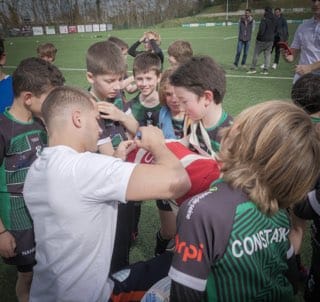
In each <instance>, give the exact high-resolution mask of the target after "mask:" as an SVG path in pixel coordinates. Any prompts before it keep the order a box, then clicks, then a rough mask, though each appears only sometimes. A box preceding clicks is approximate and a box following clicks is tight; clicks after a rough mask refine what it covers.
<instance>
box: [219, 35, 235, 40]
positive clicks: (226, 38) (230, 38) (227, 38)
mask: <svg viewBox="0 0 320 302" xmlns="http://www.w3.org/2000/svg"><path fill="white" fill-rule="evenodd" d="M235 38H238V36H232V37H225V38H223V40H232V39H235Z"/></svg>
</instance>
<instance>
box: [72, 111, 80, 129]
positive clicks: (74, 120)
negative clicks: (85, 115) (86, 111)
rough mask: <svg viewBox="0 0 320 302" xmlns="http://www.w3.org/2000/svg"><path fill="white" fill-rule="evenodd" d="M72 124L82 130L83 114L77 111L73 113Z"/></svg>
mask: <svg viewBox="0 0 320 302" xmlns="http://www.w3.org/2000/svg"><path fill="white" fill-rule="evenodd" d="M72 123H73V125H74V126H75V127H76V128H81V112H80V111H78V110H76V111H73V112H72Z"/></svg>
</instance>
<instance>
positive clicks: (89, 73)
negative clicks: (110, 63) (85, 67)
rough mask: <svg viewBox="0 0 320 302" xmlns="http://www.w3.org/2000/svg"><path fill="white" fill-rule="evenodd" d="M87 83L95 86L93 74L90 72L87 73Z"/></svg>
mask: <svg viewBox="0 0 320 302" xmlns="http://www.w3.org/2000/svg"><path fill="white" fill-rule="evenodd" d="M87 81H88V82H89V83H90V84H91V85H92V84H93V74H92V72H90V71H87Z"/></svg>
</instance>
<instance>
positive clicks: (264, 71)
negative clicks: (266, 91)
mask: <svg viewBox="0 0 320 302" xmlns="http://www.w3.org/2000/svg"><path fill="white" fill-rule="evenodd" d="M260 74H265V75H267V74H269V72H268V69H263V70H262V71H261V72H260Z"/></svg>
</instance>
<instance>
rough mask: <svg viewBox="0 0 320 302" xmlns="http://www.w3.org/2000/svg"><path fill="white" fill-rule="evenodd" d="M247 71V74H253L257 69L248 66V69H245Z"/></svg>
mask: <svg viewBox="0 0 320 302" xmlns="http://www.w3.org/2000/svg"><path fill="white" fill-rule="evenodd" d="M247 73H248V74H255V73H257V71H256V70H255V69H253V68H250V70H249V71H247Z"/></svg>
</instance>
